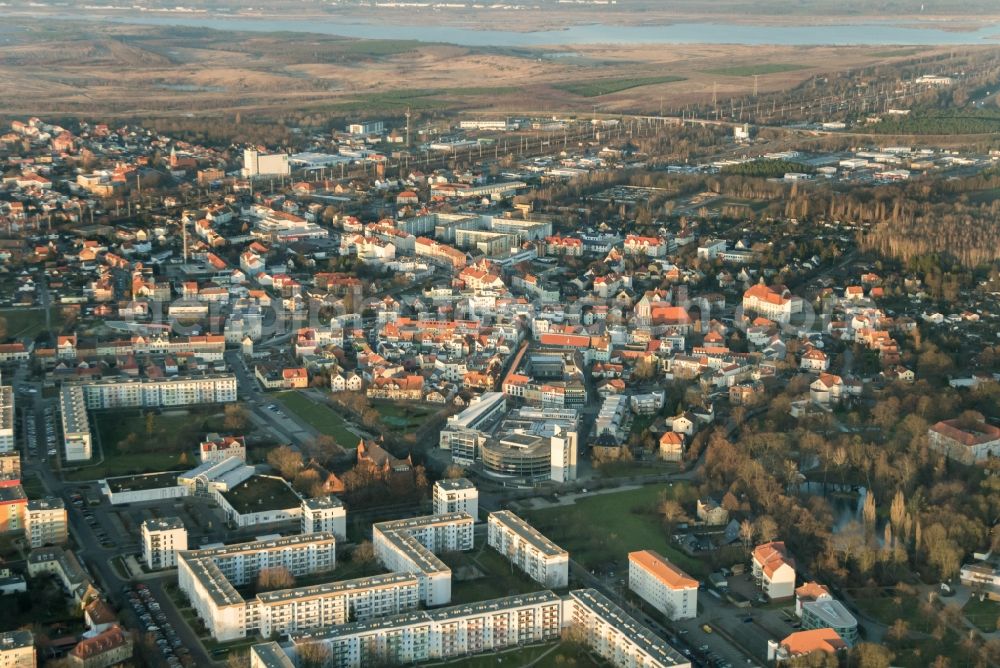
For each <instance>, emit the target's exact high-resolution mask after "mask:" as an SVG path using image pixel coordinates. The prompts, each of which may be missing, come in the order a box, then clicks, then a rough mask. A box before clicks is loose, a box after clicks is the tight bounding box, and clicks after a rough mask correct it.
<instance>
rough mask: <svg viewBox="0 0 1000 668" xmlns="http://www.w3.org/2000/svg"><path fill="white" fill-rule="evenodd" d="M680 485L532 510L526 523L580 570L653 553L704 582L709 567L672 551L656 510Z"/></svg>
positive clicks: (601, 495)
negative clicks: (636, 553)
mask: <svg viewBox="0 0 1000 668" xmlns="http://www.w3.org/2000/svg"><path fill="white" fill-rule="evenodd" d="M682 488H683V485H680V484H675V485H674V486H673V487H670V486H667V485H647V486H645V487H641V488H639V489H632V490H627V491H624V492H612V493H609V494H597V495H595V496H591V497H588V498H585V499H581V500H579V501H577V502H576V503H575V504H574V505H572V506H560V507H556V508H545V509H542V510H532V511H527V512H525V513H524V517H525V519H526V520H528V522H530V523H531V524H533V525H534V526H535V528H537V529H538V530H539V531H541V532H542V533H544V534H545V535H546V536H548V537H549V538H550V539H552V540H553V541H555V543H556V544H557V545H559V546H560V547H562V548H564V549H566V550H569V554H570V558H572V559H574V560H575V561H577V562H579V563H580V564H582V565H583V566H585V567H587V568H589V569H594V568H598V567H618V568H621V567H623V566H624V564H625V563H626V561H627V559H628V553H629V552H632V551H634V550H645V549H651V550H656V551H657V552H659V553H660V554H662V555H663V556H665V557H667V558H668V559H670V560H671V561H673V562H674V563H676V564H677V565H678V566H680V567H681V568H682V569H684V570H685V571H687V572H688V574H690V575H691V576H693V577H704V576H705V575H706V574H707V572H708V567H707V565H706V564H703V563H702V562H701V561H699V560H698V559H694V558H692V557H689V556H687V555H686V554H684V553H683V552H680V551H679V550H677V549H676V548H674V547H672V546H671V545H670V543H669V542H668V540H667V534H666V532H665V531H664V529H663V526H662V523H661V521H660V518H659V517H658V516H657V515H656V506H657V505H658V502H659V500H660V496H661V495H663V494H666V495H668V496H671V495H675V494H677V493H678V492H679V491H680V490H681V489H682Z"/></svg>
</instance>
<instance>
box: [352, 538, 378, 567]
mask: <svg viewBox="0 0 1000 668" xmlns="http://www.w3.org/2000/svg"><path fill="white" fill-rule="evenodd" d="M351 561H353V562H355V563H359V564H371V563H373V562H374V561H375V546H374V545H372V542H371V541H370V540H363V541H361V542H360V543H358V544H357V545H355V546H354V550H353V551H352V552H351Z"/></svg>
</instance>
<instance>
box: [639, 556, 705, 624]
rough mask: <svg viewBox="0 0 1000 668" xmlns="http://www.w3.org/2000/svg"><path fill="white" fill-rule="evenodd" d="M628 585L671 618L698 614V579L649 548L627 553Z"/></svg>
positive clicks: (684, 617)
mask: <svg viewBox="0 0 1000 668" xmlns="http://www.w3.org/2000/svg"><path fill="white" fill-rule="evenodd" d="M628 587H629V589H631V590H632V591H634V592H635V593H636V594H637V595H638V596H639V597H641V598H642V599H643V600H644V601H646V602H647V603H649V604H650V605H652V606H653V607H654V608H656V609H657V610H659V611H660V612H662V613H663V614H664V615H666V616H667V617H668V618H669V619H671V620H675V621H676V620H678V619H693V618H694V617H696V616H697V614H698V581H697V580H695V579H694V578H692V577H691V576H689V575H688V574H687V573H685V572H684V571H682V570H681V569H679V568H677V567H676V566H674V565H673V564H671V563H670V562H669V561H667V560H666V559H665V558H664V557H663V556H661V555H660V554H658V553H656V552H654V551H653V550H642V551H638V552H631V553H629V555H628Z"/></svg>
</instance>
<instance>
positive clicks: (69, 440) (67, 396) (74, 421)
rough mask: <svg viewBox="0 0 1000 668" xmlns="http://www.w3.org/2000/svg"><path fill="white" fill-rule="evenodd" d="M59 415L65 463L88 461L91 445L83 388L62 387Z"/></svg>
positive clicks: (91, 449)
mask: <svg viewBox="0 0 1000 668" xmlns="http://www.w3.org/2000/svg"><path fill="white" fill-rule="evenodd" d="M59 413H60V417H61V419H62V431H63V443H64V445H65V448H66V453H65V454H66V461H69V462H79V461H86V460H88V459H90V457H91V455H92V454H93V445H92V441H91V436H90V422H89V421H88V418H87V402H86V399H85V398H84V394H83V388H81V387H80V386H79V385H63V387H62V389H61V390H60V391H59Z"/></svg>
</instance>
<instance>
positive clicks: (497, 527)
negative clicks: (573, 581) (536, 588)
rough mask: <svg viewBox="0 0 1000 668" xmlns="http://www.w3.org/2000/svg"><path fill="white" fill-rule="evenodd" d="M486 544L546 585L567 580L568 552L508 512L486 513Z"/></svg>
mask: <svg viewBox="0 0 1000 668" xmlns="http://www.w3.org/2000/svg"><path fill="white" fill-rule="evenodd" d="M487 537H488V538H487V540H488V544H489V546H490V547H492V548H493V549H494V550H496V551H497V552H499V553H500V554H501V555H503V556H504V557H506V558H507V559H508V560H509V561H511V562H512V563H513V564H514V565H515V566H517V567H518V568H520V569H521V570H522V571H524V572H525V573H527V574H528V577H530V578H531V579H532V580H534V581H536V582H540V583H542V584H543V585H545V586H546V587H553V588H558V587H565V586H567V585H568V584H569V552H567V551H566V550H564V549H562V548H561V547H559V546H558V545H556V544H555V543H553V542H552V541H551V540H549V539H548V538H546V537H545V536H543V535H542V534H541V533H540V532H539V531H538V530H537V529H535V528H534V527H533V526H531V525H530V524H528V523H527V522H525V521H524V520H523V519H521V518H520V517H518V516H517V515H515V514H514V513H512V512H510V511H509V510H500V511H497V512H494V513H490V516H489V519H488V521H487Z"/></svg>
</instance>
